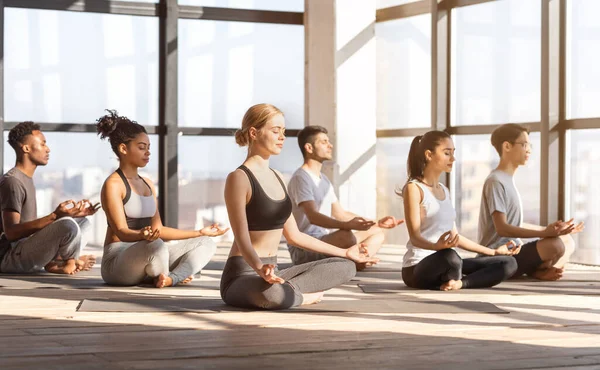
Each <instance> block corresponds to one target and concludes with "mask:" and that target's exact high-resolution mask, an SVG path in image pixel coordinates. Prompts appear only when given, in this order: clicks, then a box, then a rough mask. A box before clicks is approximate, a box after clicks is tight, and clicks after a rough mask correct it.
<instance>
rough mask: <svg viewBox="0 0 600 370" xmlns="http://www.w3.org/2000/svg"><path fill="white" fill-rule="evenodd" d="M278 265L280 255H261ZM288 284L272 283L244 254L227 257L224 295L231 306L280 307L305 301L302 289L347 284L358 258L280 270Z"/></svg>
mask: <svg viewBox="0 0 600 370" xmlns="http://www.w3.org/2000/svg"><path fill="white" fill-rule="evenodd" d="M261 260H262V262H263V263H265V264H273V265H277V257H265V258H261ZM276 275H277V276H279V277H281V278H282V279H284V280H285V283H284V284H269V283H267V282H266V281H265V280H264V279H263V278H261V277H260V276H258V274H257V273H256V272H255V271H254V269H252V267H250V265H248V263H246V261H245V260H244V258H243V257H241V256H233V257H229V258H228V259H227V262H226V263H225V267H224V268H223V275H222V277H221V298H222V299H223V301H224V302H225V303H227V304H228V305H231V306H236V307H242V308H260V309H267V310H280V309H286V308H290V307H294V306H299V305H301V304H302V300H303V298H302V293H315V292H321V291H324V290H328V289H331V288H333V287H336V286H338V285H341V284H344V283H346V282H348V281H350V279H352V278H353V277H354V275H356V266H355V264H354V262H352V261H350V260H347V259H345V258H336V257H332V258H327V259H324V260H320V261H314V262H309V263H304V264H302V265H296V266H292V267H290V268H287V269H284V270H281V271H279V270H276Z"/></svg>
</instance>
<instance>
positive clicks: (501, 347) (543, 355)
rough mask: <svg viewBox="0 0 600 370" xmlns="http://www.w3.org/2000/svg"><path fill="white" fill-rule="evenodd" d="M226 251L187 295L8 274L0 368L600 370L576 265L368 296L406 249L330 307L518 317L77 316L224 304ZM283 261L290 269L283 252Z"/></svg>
mask: <svg viewBox="0 0 600 370" xmlns="http://www.w3.org/2000/svg"><path fill="white" fill-rule="evenodd" d="M227 252H228V248H226V247H222V248H220V249H219V251H218V252H217V256H215V258H214V259H213V261H212V262H211V263H210V264H209V266H208V269H206V270H204V271H203V274H202V278H201V279H199V280H196V281H195V282H194V283H193V285H192V286H190V287H177V288H169V289H162V290H156V289H151V288H140V287H134V288H111V287H107V286H101V288H100V289H98V288H97V286H96V289H89V288H91V287H93V286H94V285H97V284H100V282H101V280H100V277H99V269H98V268H95V269H94V270H93V271H92V272H90V273H85V274H81V275H79V276H74V277H64V276H35V277H7V276H6V275H3V276H0V369H2V370H6V369H13V368H15V369H35V368H40V369H85V370H91V369H175V368H191V369H213V368H214V369H235V368H244V369H311V370H312V369H332V368H340V369H367V368H371V369H400V368H402V369H437V368H443V369H559V368H560V369H600V289H599V287H600V269H599V268H594V267H585V266H574V265H569V269H568V271H567V274H566V278H565V279H564V281H560V282H556V283H539V284H538V283H533V282H532V281H518V282H509V283H503V284H501V285H500V286H499V287H497V288H495V290H494V291H493V293H492V292H490V291H488V292H485V291H484V292H482V293H481V294H480V293H477V292H474V291H466V292H456V293H441V292H422V291H406V290H403V291H400V292H398V293H392V294H365V293H363V292H362V290H360V289H359V288H358V287H357V285H356V284H357V283H359V282H385V283H400V282H401V280H400V272H399V267H400V264H399V261H400V259H401V254H402V252H403V251H402V250H401V249H400V248H398V247H392V246H389V247H386V248H384V249H383V250H382V252H381V254H380V257H381V258H382V259H383V261H382V263H381V264H380V265H378V266H376V267H375V268H373V269H371V270H368V271H366V272H361V273H359V274H358V276H357V277H356V279H355V280H354V281H352V282H350V283H349V284H346V285H344V286H342V287H339V288H337V289H334V290H332V291H330V292H329V293H328V294H327V295H326V298H325V299H326V300H343V299H345V300H348V305H351V304H352V302H353V301H355V300H373V299H395V300H403V299H413V300H414V299H415V297H416V298H419V299H427V300H438V301H465V300H476V301H482V302H490V303H493V304H495V305H497V306H498V307H500V308H502V309H504V310H507V311H510V314H485V313H470V314H404V315H402V314H375V313H373V314H370V313H369V314H367V313H359V314H357V313H344V312H335V313H332V312H329V313H309V312H289V311H288V312H227V313H193V312H186V313H140V312H136V313H106V312H101V313H95V312H77V311H76V308H77V306H78V304H79V302H80V301H81V300H82V299H85V298H98V297H117V296H123V295H126V294H139V295H155V294H157V295H167V296H203V297H214V298H217V297H219V291H218V282H219V278H220V268H222V265H223V261H224V260H225V257H226V254H227ZM280 256H281V257H280V262H287V261H289V256H288V255H287V251H285V250H284V249H281V251H280Z"/></svg>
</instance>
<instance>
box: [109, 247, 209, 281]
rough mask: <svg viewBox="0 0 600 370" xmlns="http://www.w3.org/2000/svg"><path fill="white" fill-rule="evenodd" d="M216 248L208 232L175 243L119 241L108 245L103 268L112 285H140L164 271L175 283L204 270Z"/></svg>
mask: <svg viewBox="0 0 600 370" xmlns="http://www.w3.org/2000/svg"><path fill="white" fill-rule="evenodd" d="M216 250H217V246H216V244H215V242H214V241H212V239H211V238H209V237H207V236H201V237H197V238H192V239H185V240H178V241H176V242H173V243H165V242H164V241H162V239H156V240H155V241H153V242H148V241H147V240H141V241H139V242H134V243H125V242H116V243H111V244H109V245H107V246H105V247H104V256H103V257H102V267H101V269H100V271H101V273H102V279H104V281H105V282H106V283H107V284H110V285H138V284H140V283H141V282H143V281H144V279H145V278H147V277H150V278H155V277H157V276H158V275H160V274H165V275H168V276H170V277H171V278H172V279H173V285H175V284H177V283H179V282H180V281H182V280H184V279H185V278H187V277H189V276H192V275H194V274H196V273H198V272H200V270H202V268H203V267H204V266H206V264H208V262H209V261H210V259H211V257H212V256H213V255H214V254H215V252H216Z"/></svg>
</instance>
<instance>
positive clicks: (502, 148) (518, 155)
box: [478, 124, 583, 280]
mask: <svg viewBox="0 0 600 370" xmlns="http://www.w3.org/2000/svg"><path fill="white" fill-rule="evenodd" d="M491 141H492V145H493V146H494V148H496V151H497V152H498V154H499V155H500V163H499V164H498V167H497V168H496V169H495V170H493V171H492V172H491V173H490V175H489V176H488V177H487V179H486V180H485V184H484V185H483V192H482V196H481V206H480V210H479V232H478V240H479V244H482V245H485V246H488V247H490V248H498V247H499V246H501V245H503V244H505V243H506V242H508V241H510V240H513V241H514V242H515V244H516V245H521V244H523V243H522V241H521V239H520V238H539V239H536V240H534V241H532V242H529V243H526V244H525V245H523V246H522V248H521V252H520V253H519V254H517V255H515V256H514V257H515V258H516V260H517V263H518V269H517V272H516V273H515V274H514V275H513V277H518V276H521V275H523V274H527V275H529V276H531V277H534V278H537V279H540V280H558V279H560V278H561V277H562V274H563V269H564V265H565V263H566V262H567V261H568V259H569V256H570V255H571V253H573V249H574V245H575V243H574V241H573V238H572V237H571V236H570V235H569V234H572V233H577V232H580V231H582V230H583V222H582V223H579V224H577V225H575V224H574V222H573V220H569V221H566V222H563V221H556V222H554V223H552V224H550V225H548V226H546V227H543V226H537V225H529V224H523V203H522V202H521V196H520V194H519V191H518V190H517V188H516V186H515V182H514V174H515V172H516V170H517V168H518V167H519V166H523V165H525V163H527V160H528V159H529V155H530V154H531V143H530V141H529V131H528V130H527V129H526V128H525V127H522V126H519V125H515V124H506V125H502V126H500V127H499V128H497V129H496V130H494V132H493V133H492V140H491Z"/></svg>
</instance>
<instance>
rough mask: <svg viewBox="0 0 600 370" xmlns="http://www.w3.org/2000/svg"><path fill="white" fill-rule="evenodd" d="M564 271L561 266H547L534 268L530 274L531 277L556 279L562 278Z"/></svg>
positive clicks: (548, 279)
mask: <svg viewBox="0 0 600 370" xmlns="http://www.w3.org/2000/svg"><path fill="white" fill-rule="evenodd" d="M564 271H565V270H564V269H563V268H557V267H549V268H547V269H543V270H536V271H535V272H534V273H533V274H531V277H533V278H536V279H539V280H546V281H556V280H558V279H560V278H562V276H563V272H564Z"/></svg>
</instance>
